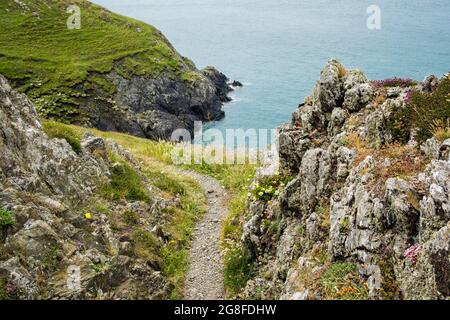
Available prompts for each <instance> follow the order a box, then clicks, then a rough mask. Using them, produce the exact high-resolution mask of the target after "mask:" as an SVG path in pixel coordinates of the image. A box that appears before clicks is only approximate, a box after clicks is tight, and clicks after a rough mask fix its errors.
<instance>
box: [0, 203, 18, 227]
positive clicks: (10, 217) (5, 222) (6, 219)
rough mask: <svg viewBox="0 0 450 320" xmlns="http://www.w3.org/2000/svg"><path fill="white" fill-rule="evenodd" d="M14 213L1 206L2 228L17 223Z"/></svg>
mask: <svg viewBox="0 0 450 320" xmlns="http://www.w3.org/2000/svg"><path fill="white" fill-rule="evenodd" d="M15 223H16V220H15V219H14V213H12V212H11V211H9V210H6V209H4V208H0V229H1V230H6V229H8V228H11V227H13V226H14V225H15Z"/></svg>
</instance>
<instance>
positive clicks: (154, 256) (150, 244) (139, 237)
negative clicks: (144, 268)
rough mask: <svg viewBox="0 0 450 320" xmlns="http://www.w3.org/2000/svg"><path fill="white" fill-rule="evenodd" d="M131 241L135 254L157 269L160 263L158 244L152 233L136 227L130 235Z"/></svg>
mask: <svg viewBox="0 0 450 320" xmlns="http://www.w3.org/2000/svg"><path fill="white" fill-rule="evenodd" d="M131 243H132V244H133V250H134V253H135V255H136V256H138V257H139V258H141V259H143V260H145V261H146V262H147V263H148V264H150V265H152V266H153V267H156V268H157V269H158V268H159V266H161V265H162V261H161V258H160V256H159V250H160V245H159V242H158V239H157V238H156V236H155V235H154V234H153V233H151V232H150V231H147V230H143V229H139V228H138V229H136V230H134V232H133V233H132V235H131Z"/></svg>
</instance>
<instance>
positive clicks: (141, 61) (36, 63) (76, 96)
mask: <svg viewBox="0 0 450 320" xmlns="http://www.w3.org/2000/svg"><path fill="white" fill-rule="evenodd" d="M70 4H75V5H77V6H78V7H80V9H81V29H73V30H69V29H68V28H67V20H68V18H69V17H70V16H71V15H72V14H71V13H67V8H68V6H69V5H70ZM0 30H1V31H0V73H1V74H3V75H4V76H6V77H7V78H8V79H10V80H11V82H12V83H13V84H14V86H15V87H17V89H18V90H19V91H21V92H25V93H27V94H28V96H29V97H30V98H31V99H32V100H34V102H35V104H36V106H37V108H38V111H40V113H41V114H43V115H44V116H48V117H50V118H57V119H60V120H64V121H66V122H77V120H79V119H80V118H82V117H83V115H82V114H80V111H79V109H78V108H77V106H78V104H79V103H80V100H81V99H83V98H85V97H87V96H89V95H93V96H94V95H95V96H98V95H99V91H101V92H103V93H104V94H105V96H110V95H111V94H113V93H114V92H115V87H114V85H113V84H111V83H109V82H108V81H107V80H106V79H105V78H104V77H103V76H102V75H103V74H105V73H108V72H110V71H113V70H114V71H116V72H117V73H119V74H120V75H122V76H124V77H130V76H131V75H145V76H149V77H156V76H158V75H159V74H161V73H164V74H167V75H168V76H171V77H179V78H181V79H183V80H185V81H189V80H190V79H191V78H192V77H195V76H196V71H195V67H194V66H193V64H192V62H190V61H189V60H188V59H186V58H183V57H181V56H180V55H179V54H178V53H177V52H176V51H175V49H174V48H173V47H172V46H171V45H170V43H169V42H168V41H167V39H165V37H164V36H163V35H162V34H161V33H160V32H159V31H158V30H157V29H155V28H154V27H152V26H150V25H148V24H145V23H143V22H140V21H136V20H133V19H130V18H127V17H123V16H120V15H117V14H114V13H112V12H110V11H108V10H106V9H104V8H102V7H100V6H97V5H94V4H92V3H90V2H88V1H85V0H70V1H69V0H40V1H36V0H20V1H14V0H2V1H1V2H0Z"/></svg>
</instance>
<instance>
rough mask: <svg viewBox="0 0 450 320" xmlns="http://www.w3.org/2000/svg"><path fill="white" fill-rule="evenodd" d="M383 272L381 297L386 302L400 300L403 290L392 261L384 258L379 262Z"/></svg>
mask: <svg viewBox="0 0 450 320" xmlns="http://www.w3.org/2000/svg"><path fill="white" fill-rule="evenodd" d="M378 265H379V267H380V271H381V277H382V281H381V295H382V297H383V298H384V299H386V300H394V299H399V298H400V297H401V290H400V288H399V286H398V283H397V279H396V277H395V271H394V264H393V263H392V261H391V259H390V258H388V257H384V259H380V261H379V262H378Z"/></svg>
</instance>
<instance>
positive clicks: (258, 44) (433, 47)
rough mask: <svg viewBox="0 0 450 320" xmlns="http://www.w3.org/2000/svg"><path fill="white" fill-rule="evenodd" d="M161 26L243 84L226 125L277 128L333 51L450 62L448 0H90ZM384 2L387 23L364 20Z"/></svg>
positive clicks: (426, 70)
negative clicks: (374, 25)
mask: <svg viewBox="0 0 450 320" xmlns="http://www.w3.org/2000/svg"><path fill="white" fill-rule="evenodd" d="M94 2H95V3H98V4H100V5H103V6H105V7H107V8H108V9H110V10H112V11H115V12H118V13H121V14H123V15H127V16H131V17H134V18H137V19H139V20H142V21H145V22H148V23H150V24H152V25H154V26H156V27H157V28H159V29H160V30H161V31H162V32H163V33H164V34H165V35H166V36H167V38H168V39H169V40H170V41H171V42H172V43H173V44H174V46H175V47H176V48H177V50H178V51H179V52H180V53H181V54H183V55H185V56H187V57H189V58H191V59H192V60H193V61H194V62H195V63H196V64H197V66H198V67H199V68H203V67H205V66H206V65H214V66H216V67H217V68H218V69H220V70H221V71H222V72H224V73H225V74H226V75H228V76H229V77H230V78H232V79H237V80H240V81H241V82H243V83H244V84H245V87H244V88H242V89H240V90H238V91H236V92H235V93H233V97H234V98H235V100H234V101H233V102H232V103H229V104H227V105H226V106H225V107H224V109H225V112H226V118H225V120H223V121H221V122H217V123H214V124H212V126H214V127H216V128H219V129H221V130H223V129H225V128H243V129H248V128H255V129H259V128H274V127H276V126H278V125H279V124H281V123H283V122H287V121H289V120H290V115H291V113H292V111H293V110H294V109H295V108H296V106H297V105H298V103H299V102H301V101H303V99H304V98H305V97H306V96H307V95H308V94H309V93H310V91H311V90H312V87H313V86H314V83H315V81H316V80H317V79H318V76H319V72H320V70H321V68H322V67H323V66H324V65H325V64H326V62H327V60H328V59H330V58H332V57H335V58H337V59H339V60H340V61H341V62H343V63H344V65H345V66H346V67H356V68H359V69H361V70H363V71H364V72H365V73H366V74H367V75H368V77H369V78H371V79H383V78H387V77H393V76H399V77H411V78H414V79H417V80H422V79H423V78H424V77H425V76H426V75H428V74H431V73H433V74H436V75H442V74H444V73H446V72H448V71H450V58H449V57H450V19H449V14H450V1H449V0H371V1H367V0H94ZM371 4H376V5H378V6H379V7H380V9H381V30H369V29H368V28H367V26H366V20H367V18H368V16H369V15H368V14H367V13H366V10H367V7H368V6H369V5H371Z"/></svg>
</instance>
